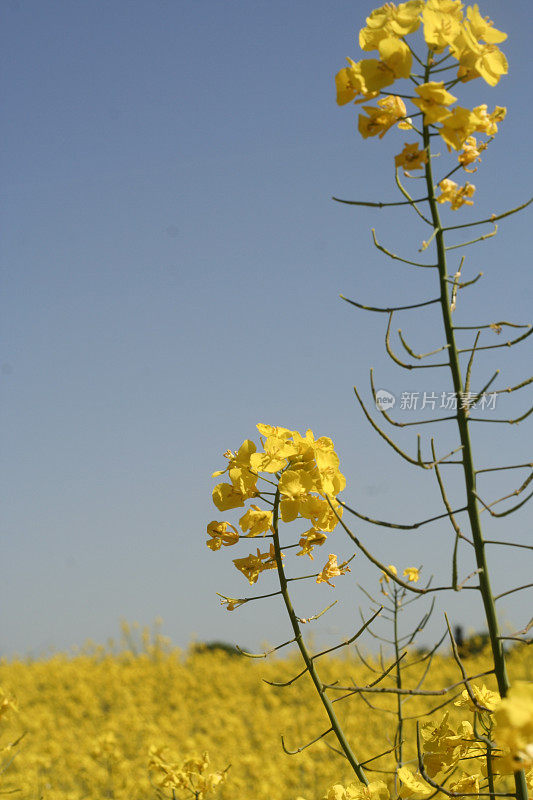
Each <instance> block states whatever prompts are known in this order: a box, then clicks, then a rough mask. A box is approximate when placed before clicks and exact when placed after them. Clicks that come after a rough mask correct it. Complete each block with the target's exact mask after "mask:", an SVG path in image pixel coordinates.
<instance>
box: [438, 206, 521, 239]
mask: <svg viewBox="0 0 533 800" xmlns="http://www.w3.org/2000/svg"><path fill="white" fill-rule="evenodd" d="M530 203H533V197H532V198H531V199H530V200H528V201H527V203H522V205H520V206H517V207H516V208H512V209H511V210H510V211H504V213H503V214H491V216H490V217H487V219H480V220H478V221H477V222H466V223H465V224H463V225H450V226H448V227H447V228H442V231H443V232H445V231H457V230H459V228H473V227H474V226H475V225H485V224H487V223H488V222H496V221H497V220H499V219H504V217H509V216H510V215H511V214H516V212H517V211H522V209H523V208H527V207H528V205H530Z"/></svg>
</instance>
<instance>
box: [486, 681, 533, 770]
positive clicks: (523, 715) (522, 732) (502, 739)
mask: <svg viewBox="0 0 533 800" xmlns="http://www.w3.org/2000/svg"><path fill="white" fill-rule="evenodd" d="M494 721H495V723H496V728H495V731H494V734H495V737H496V741H497V743H498V745H499V746H500V747H502V748H503V758H502V759H501V762H499V766H500V768H502V769H503V770H505V771H511V770H516V769H526V770H530V773H531V772H532V771H533V684H532V683H526V682H525V681H517V682H516V683H515V684H514V685H513V686H512V687H511V689H510V691H509V694H508V695H507V697H506V698H505V699H503V700H502V701H501V702H500V703H499V704H498V705H496V709H495V712H494Z"/></svg>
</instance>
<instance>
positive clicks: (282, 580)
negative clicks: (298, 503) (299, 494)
mask: <svg viewBox="0 0 533 800" xmlns="http://www.w3.org/2000/svg"><path fill="white" fill-rule="evenodd" d="M279 501H280V495H279V489H278V490H277V491H276V496H275V498H274V515H273V520H272V528H273V531H274V552H275V554H276V564H277V570H278V578H279V586H280V589H281V594H282V596H283V600H284V603H285V608H286V609H287V614H288V615H289V619H290V621H291V625H292V629H293V631H294V639H295V642H296V644H297V645H298V649H299V650H300V653H301V655H302V658H303V660H304V663H305V666H306V668H307V671H308V672H309V675H310V676H311V680H312V681H313V683H314V684H315V688H316V690H317V692H318V696H319V697H320V700H321V701H322V705H323V706H324V708H325V710H326V714H327V715H328V717H329V721H330V722H331V728H332V730H333V732H334V733H335V736H336V737H337V741H338V742H339V744H340V746H341V748H342V751H343V753H344V755H345V756H346V758H347V759H348V762H349V763H350V766H351V767H352V769H353V771H354V772H355V774H356V775H357V777H358V778H359V780H360V781H361V783H363V784H364V785H365V786H368V779H367V777H366V775H365V773H364V771H363V769H362V767H361V764H360V763H359V761H358V760H357V759H356V757H355V755H354V753H353V751H352V749H351V747H350V745H349V743H348V740H347V739H346V736H345V735H344V731H343V730H342V728H341V725H340V722H339V720H338V719H337V715H336V714H335V711H334V710H333V705H332V703H331V700H330V699H329V697H328V696H327V694H326V689H325V687H324V684H323V683H322V681H321V680H320V677H319V675H318V672H317V670H316V667H315V664H314V661H313V659H312V657H311V656H310V655H309V651H308V650H307V647H306V645H305V642H304V638H303V635H302V630H301V628H300V623H299V622H298V617H297V616H296V613H295V611H294V609H293V607H292V602H291V598H290V595H289V591H288V588H287V586H288V584H287V578H286V576H285V570H284V569H283V564H282V559H281V547H280V543H279V532H278V523H279Z"/></svg>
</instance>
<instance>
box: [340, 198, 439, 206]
mask: <svg viewBox="0 0 533 800" xmlns="http://www.w3.org/2000/svg"><path fill="white" fill-rule="evenodd" d="M331 199H332V200H335V202H336V203H344V205H346V206H369V207H370V208H386V207H387V206H410V205H412V202H415V203H423V202H424V200H427V197H421V198H420V199H419V200H414V201H411V200H397V201H396V202H394V203H370V202H367V201H364V200H342V199H341V198H340V197H332V198H331Z"/></svg>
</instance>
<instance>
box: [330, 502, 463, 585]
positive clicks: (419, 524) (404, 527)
mask: <svg viewBox="0 0 533 800" xmlns="http://www.w3.org/2000/svg"><path fill="white" fill-rule="evenodd" d="M337 500H338V502H339V503H340V504H341V506H342V507H343V508H345V509H346V510H347V511H349V512H350V513H351V514H353V515H354V516H355V517H358V518H359V519H362V520H364V521H365V522H371V523H372V524H373V525H380V526H383V527H385V528H395V529H397V530H402V531H411V530H416V529H417V528H421V527H422V525H427V524H428V523H429V522H436V521H437V520H439V519H445V517H449V513H448V512H446V514H437V515H436V516H434V517H428V518H427V519H423V520H421V521H420V522H414V523H413V524H411V525H402V524H401V523H399V522H398V523H396V522H385V521H383V520H379V519H373V518H372V517H367V516H365V515H364V514H360V513H359V512H358V511H355V510H354V509H353V508H351V507H350V506H349V505H347V504H346V503H344V502H343V501H342V500H339V499H338V498H337ZM330 505H331V504H330ZM332 508H333V506H332ZM467 509H468V506H463V507H462V508H456V509H455V510H454V511H453V512H452V513H453V514H459V513H461V512H462V511H466V510H467ZM338 519H339V522H340V523H341V525H342V520H341V519H340V518H338ZM354 542H355V543H356V544H357V546H358V547H361V544H360V542H359V540H357V541H356V540H355V539H354ZM374 563H378V562H374ZM395 582H396V583H398V584H399V585H400V586H403V587H404V588H405V587H406V586H407V584H406V583H403V581H400V580H399V579H398V580H396V581H395ZM408 588H412V587H408ZM419 591H420V592H422V590H419ZM433 591H435V590H433Z"/></svg>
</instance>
